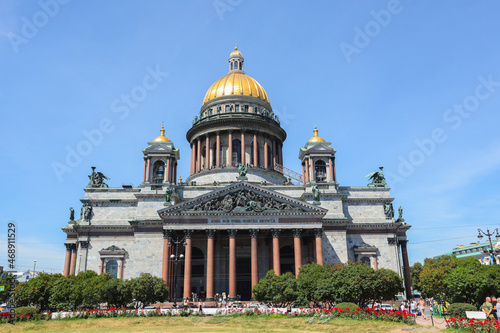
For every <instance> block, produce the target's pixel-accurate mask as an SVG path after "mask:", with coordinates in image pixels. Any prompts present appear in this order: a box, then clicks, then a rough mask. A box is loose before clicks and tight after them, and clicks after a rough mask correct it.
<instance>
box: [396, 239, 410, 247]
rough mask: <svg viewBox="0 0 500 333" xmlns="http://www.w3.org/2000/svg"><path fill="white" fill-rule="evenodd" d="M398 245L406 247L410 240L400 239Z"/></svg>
mask: <svg viewBox="0 0 500 333" xmlns="http://www.w3.org/2000/svg"><path fill="white" fill-rule="evenodd" d="M398 243H399V245H401V246H406V244H407V243H408V240H407V239H400V240H398Z"/></svg>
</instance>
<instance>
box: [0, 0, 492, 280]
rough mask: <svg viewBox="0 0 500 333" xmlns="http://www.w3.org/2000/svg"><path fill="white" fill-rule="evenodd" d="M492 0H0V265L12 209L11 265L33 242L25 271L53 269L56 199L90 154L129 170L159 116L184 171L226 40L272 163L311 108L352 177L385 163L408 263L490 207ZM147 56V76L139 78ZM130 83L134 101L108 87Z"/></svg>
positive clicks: (133, 174)
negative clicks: (276, 134) (273, 117)
mask: <svg viewBox="0 0 500 333" xmlns="http://www.w3.org/2000/svg"><path fill="white" fill-rule="evenodd" d="M499 9H500V4H498V2H495V1H475V2H471V1H451V0H450V1H439V2H438V1H433V2H430V1H409V0H401V1H314V2H312V1H250V0H215V1H212V0H209V1H200V0H198V1H191V0H188V1H128V2H123V1H77V0H65V1H63V0H42V1H39V2H36V1H29V2H28V1H23V2H20V1H14V0H4V1H2V2H1V4H0V77H1V78H2V80H0V110H1V114H2V121H1V122H0V135H1V141H2V149H1V150H0V161H1V163H0V172H1V174H2V178H1V180H2V192H1V195H0V198H1V200H0V220H1V223H2V225H3V227H2V229H1V230H0V251H1V252H0V265H2V264H4V266H6V260H7V256H6V253H7V249H6V238H7V235H6V232H7V223H8V221H14V222H15V223H16V224H17V226H18V230H17V246H18V257H17V262H16V263H17V268H18V269H19V270H24V269H28V268H31V267H32V266H33V260H35V259H36V260H37V271H38V270H45V271H50V270H51V269H52V271H53V272H57V271H61V270H62V266H63V261H64V246H63V243H64V239H65V234H64V233H63V232H62V231H61V229H60V228H61V227H63V226H64V225H65V224H66V222H67V221H68V216H69V210H68V208H69V207H70V206H73V207H75V210H76V211H77V212H78V211H79V207H80V201H79V200H80V199H81V198H83V195H84V192H83V188H84V187H85V185H86V184H87V182H88V178H87V175H88V174H90V171H91V170H90V167H91V166H96V167H97V168H98V170H99V171H102V172H103V173H105V174H106V175H107V176H109V177H110V178H111V180H110V181H109V184H110V186H118V187H119V186H121V185H122V184H133V185H139V184H140V182H141V181H142V167H143V161H142V153H141V150H142V149H143V148H145V147H146V145H147V144H146V142H147V141H150V140H152V139H153V138H155V137H156V136H157V135H158V134H159V129H160V127H161V122H162V121H164V122H165V127H166V135H167V136H168V137H169V138H170V139H172V141H173V142H174V144H175V146H176V147H177V148H180V151H181V161H180V168H179V171H178V173H179V174H180V175H181V176H182V177H183V178H184V179H185V178H186V177H187V176H188V172H189V145H188V143H187V141H186V139H185V134H186V132H187V130H188V129H189V128H190V126H191V121H192V119H193V117H194V116H195V115H196V114H197V113H198V111H199V109H200V107H201V103H202V100H203V97H204V95H205V92H206V90H207V89H208V87H209V86H210V85H211V84H212V83H213V82H214V81H215V80H217V79H218V78H219V77H221V76H223V75H224V74H225V73H226V72H227V57H228V55H229V53H230V52H231V51H232V48H233V47H234V43H235V40H237V41H238V46H239V48H240V51H241V52H242V53H243V55H244V57H245V60H246V61H245V70H246V72H247V74H249V75H250V76H252V77H254V78H255V79H257V80H258V81H259V82H260V83H261V84H262V85H263V86H264V87H265V89H266V91H267V93H268V95H269V97H270V100H271V105H272V106H273V109H274V111H275V112H276V113H277V114H278V115H280V118H281V120H282V126H283V127H284V129H285V130H286V131H287V133H288V138H287V140H286V142H285V145H284V164H285V166H287V167H288V168H290V169H294V170H296V171H300V164H299V160H298V158H297V157H298V152H299V148H300V147H302V146H303V145H304V144H305V143H306V141H307V140H308V139H309V138H310V137H311V136H312V134H313V133H312V130H313V127H314V122H317V123H318V129H319V131H320V135H321V136H323V137H324V138H325V139H327V140H328V141H331V142H332V143H333V146H334V147H335V148H336V149H337V155H336V156H337V158H336V162H337V178H338V181H339V183H340V184H341V185H366V183H367V179H366V178H365V175H367V174H368V173H370V172H372V171H375V170H377V168H378V167H379V166H384V167H385V169H384V170H385V171H386V175H387V178H388V182H389V186H390V187H391V188H392V190H391V195H392V197H394V198H395V201H394V204H395V206H396V207H397V206H399V205H401V206H403V207H404V217H405V219H406V221H407V222H408V223H409V224H411V225H412V226H413V228H412V229H411V231H410V232H409V233H408V236H409V240H410V243H409V255H410V261H411V263H413V262H415V261H422V260H423V259H424V258H425V257H430V256H435V255H438V254H440V253H443V252H446V251H448V250H451V249H452V248H454V247H455V246H456V245H457V244H468V243H470V242H474V241H476V234H477V228H483V229H486V228H490V230H491V229H494V228H496V227H498V224H499V223H498V219H499V217H498V216H499V215H500V214H499V207H500V205H499V203H500V194H499V193H498V190H497V188H498V174H499V171H500V137H499V133H498V124H499V123H500V116H499V112H498V111H499V108H500V67H499V66H498V62H499V59H500V54H499V53H500V43H499V37H498V31H500V21H499V20H498V14H499ZM151 72H155V73H156V77H157V80H156V81H148V83H149V85H148V87H149V88H150V89H148V90H144V89H142V88H141V87H144V79H145V77H147V76H148V75H151V74H150V73H151ZM153 83H156V84H153ZM153 85H154V87H152V86H153ZM141 89H142V90H141ZM141 91H142V92H146V93H145V94H143V95H136V96H138V99H137V100H136V102H137V103H135V102H133V103H131V104H129V105H128V106H127V105H126V104H124V103H123V102H122V98H123V96H124V95H130V94H131V93H136V94H138V92H141ZM120 106H121V108H120ZM97 130H99V133H102V137H101V136H100V135H95V133H97V132H96V131H97ZM89 133H90V134H89ZM92 133H93V134H94V135H95V136H93V140H94V142H93V143H92V144H90V145H88V144H85V143H84V142H88V139H87V137H88V136H89V135H91V134H92ZM78 150H80V152H83V153H82V154H79V157H80V158H74V156H73V159H71V158H70V159H69V160H67V158H68V154H69V153H68V152H69V151H78ZM68 161H69V163H68ZM61 166H65V167H61ZM55 168H56V169H55ZM55 170H56V171H55Z"/></svg>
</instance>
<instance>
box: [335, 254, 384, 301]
mask: <svg viewBox="0 0 500 333" xmlns="http://www.w3.org/2000/svg"><path fill="white" fill-rule="evenodd" d="M376 279H377V276H376V275H375V274H374V270H373V268H371V267H369V266H368V265H365V264H363V263H361V262H357V263H352V262H349V263H348V264H347V265H346V266H345V267H344V268H342V270H340V271H339V274H338V276H337V278H336V279H335V281H332V283H335V287H336V288H337V290H338V293H339V294H338V297H339V299H340V300H342V302H353V303H356V304H358V305H359V306H363V305H364V304H365V303H366V302H367V301H368V300H370V299H374V298H375V297H374V296H375V295H376V292H375V290H374V288H375V286H376V282H377V281H376Z"/></svg>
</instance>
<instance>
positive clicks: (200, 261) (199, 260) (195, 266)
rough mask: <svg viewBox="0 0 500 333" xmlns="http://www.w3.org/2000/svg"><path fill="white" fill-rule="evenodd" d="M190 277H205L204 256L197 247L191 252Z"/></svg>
mask: <svg viewBox="0 0 500 333" xmlns="http://www.w3.org/2000/svg"><path fill="white" fill-rule="evenodd" d="M191 276H193V277H204V276H205V256H204V255H203V251H201V250H200V249H199V248H197V247H193V250H192V252H191Z"/></svg>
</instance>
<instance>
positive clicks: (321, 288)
mask: <svg viewBox="0 0 500 333" xmlns="http://www.w3.org/2000/svg"><path fill="white" fill-rule="evenodd" d="M331 274H332V275H331V276H330V277H328V278H327V279H322V280H320V281H318V283H317V285H316V291H315V292H314V300H315V301H319V302H323V303H324V304H325V305H326V306H327V307H328V308H331V307H332V306H333V304H335V303H338V302H340V301H341V297H340V293H339V290H338V289H337V288H338V285H339V282H338V280H339V278H340V277H339V273H338V272H332V273H331Z"/></svg>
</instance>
